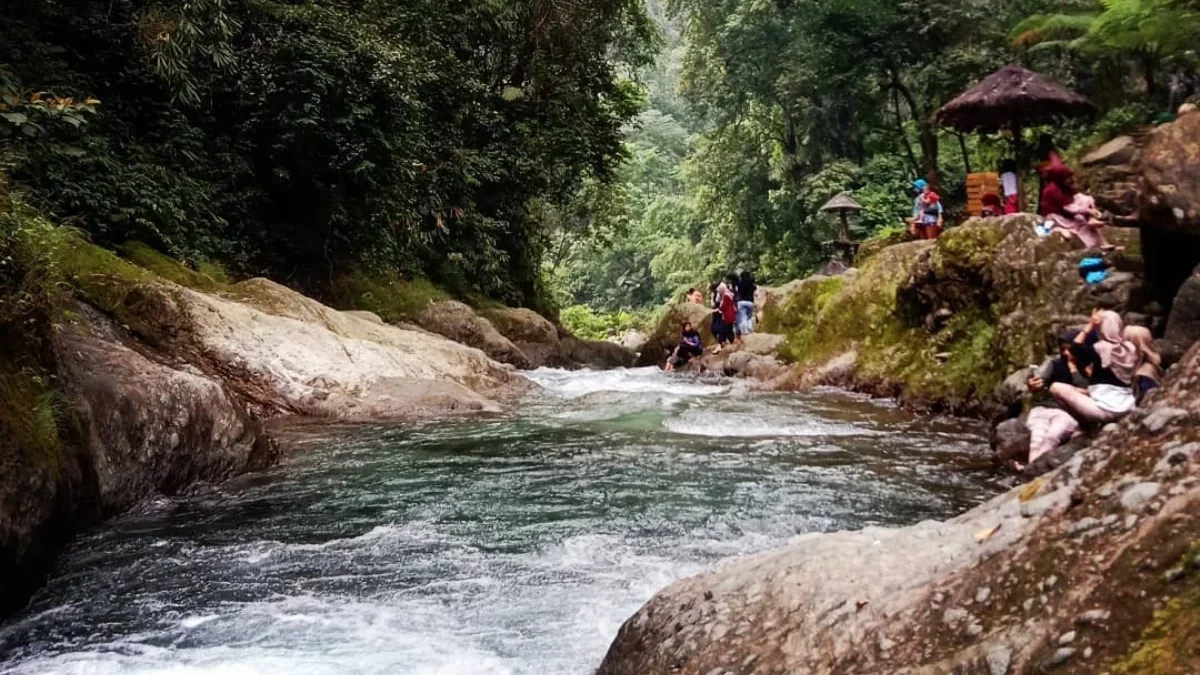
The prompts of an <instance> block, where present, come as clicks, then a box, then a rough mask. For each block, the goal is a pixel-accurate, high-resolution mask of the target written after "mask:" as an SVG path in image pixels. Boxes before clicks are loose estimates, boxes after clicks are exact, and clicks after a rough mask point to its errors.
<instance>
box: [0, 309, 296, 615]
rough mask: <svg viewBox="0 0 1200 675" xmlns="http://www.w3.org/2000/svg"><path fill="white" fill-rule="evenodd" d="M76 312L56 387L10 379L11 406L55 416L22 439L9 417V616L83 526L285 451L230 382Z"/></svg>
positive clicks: (58, 348)
mask: <svg viewBox="0 0 1200 675" xmlns="http://www.w3.org/2000/svg"><path fill="white" fill-rule="evenodd" d="M70 316H71V318H70V320H69V321H65V322H63V323H61V324H60V326H59V329H58V330H56V331H55V332H54V333H53V336H52V338H51V339H50V343H51V352H52V356H50V357H49V360H50V361H51V362H52V363H53V371H54V382H55V387H56V390H55V391H53V392H51V391H49V390H46V391H43V392H41V393H37V392H34V391H10V390H8V389H7V386H8V384H10V381H9V380H8V379H7V377H6V374H0V385H4V386H5V387H6V389H5V391H3V392H2V393H3V394H4V397H5V398H6V400H5V401H2V402H0V405H8V404H11V403H14V402H17V403H21V404H22V405H24V406H30V407H36V408H38V409H40V410H43V412H44V413H45V417H44V418H43V419H41V420H40V421H41V422H42V423H43V424H44V426H42V427H41V428H39V429H29V428H26V429H24V430H23V433H19V434H13V433H9V432H10V431H11V429H9V428H8V425H7V424H5V422H7V421H8V420H0V429H2V430H3V431H4V433H2V434H0V435H2V436H3V438H0V611H8V610H10V609H15V608H16V607H17V606H19V605H20V603H22V602H23V601H24V600H25V599H26V598H27V597H28V596H29V594H31V593H32V592H33V591H34V590H36V588H37V585H38V583H40V580H41V577H42V575H43V574H45V572H46V571H47V570H48V569H49V567H50V563H51V561H52V559H53V556H54V555H55V554H56V553H57V552H58V550H59V549H61V547H62V546H64V545H65V544H66V542H67V541H68V539H69V537H70V536H71V535H72V534H73V533H74V532H76V531H78V530H79V529H81V528H84V527H86V526H87V525H89V524H90V523H93V522H95V521H96V520H98V519H100V518H104V517H107V516H111V515H113V514H116V513H119V512H120V511H122V510H124V509H127V508H129V507H130V506H132V505H133V504H135V503H136V502H138V501H140V500H142V499H145V498H146V497H148V496H151V495H160V494H161V495H171V494H175V493H177V492H179V491H181V490H184V489H186V488H188V487H189V486H190V485H192V484H194V483H196V482H217V481H221V480H225V479H227V478H230V477H233V476H236V475H238V474H240V473H243V472H246V471H253V470H257V469H261V468H264V467H266V466H268V465H269V464H271V463H272V462H274V461H275V459H276V457H277V450H276V447H275V444H274V443H273V442H271V441H270V440H269V439H268V437H267V436H266V435H265V434H264V433H263V432H262V430H261V429H260V427H259V425H258V423H257V422H255V421H254V420H252V419H251V418H250V416H249V415H248V414H247V411H246V409H245V406H244V405H243V404H242V403H241V401H239V400H238V398H237V397H236V396H235V395H234V394H233V393H232V392H231V391H230V390H229V388H227V387H226V386H225V385H224V383H223V382H222V381H221V380H220V378H219V377H214V376H211V375H206V374H204V373H202V372H200V371H199V370H197V369H196V368H194V367H192V366H191V365H190V364H188V363H187V362H186V361H184V360H182V359H179V358H175V357H168V356H166V355H164V354H161V353H159V352H156V351H154V350H152V349H148V348H147V346H146V345H145V344H144V343H142V342H140V341H138V340H136V339H134V338H133V336H131V335H129V334H128V333H127V331H125V330H124V329H123V328H121V327H119V326H118V325H117V324H116V323H115V322H113V321H112V320H110V319H109V318H108V317H106V316H104V315H103V314H102V313H100V312H98V311H96V310H95V309H93V308H92V307H90V306H88V305H85V304H77V305H76V306H75V307H74V308H73V310H72V312H71V314H70ZM11 346H12V345H6V348H9V347H11ZM11 396H18V397H24V398H25V400H21V401H12V400H8V397H11ZM43 399H45V400H43ZM35 419H37V418H36V417H35ZM56 422H57V424H56ZM56 427H57V428H56ZM31 439H36V440H37V442H31Z"/></svg>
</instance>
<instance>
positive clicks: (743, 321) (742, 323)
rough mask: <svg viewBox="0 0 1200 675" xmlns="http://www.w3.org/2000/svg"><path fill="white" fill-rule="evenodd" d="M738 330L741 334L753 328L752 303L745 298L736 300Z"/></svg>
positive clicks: (748, 332) (747, 333) (747, 332)
mask: <svg viewBox="0 0 1200 675" xmlns="http://www.w3.org/2000/svg"><path fill="white" fill-rule="evenodd" d="M737 308H738V330H739V331H741V333H742V335H749V334H750V332H751V331H752V330H753V326H752V322H753V320H754V303H753V302H747V301H745V300H739V301H738V305H737Z"/></svg>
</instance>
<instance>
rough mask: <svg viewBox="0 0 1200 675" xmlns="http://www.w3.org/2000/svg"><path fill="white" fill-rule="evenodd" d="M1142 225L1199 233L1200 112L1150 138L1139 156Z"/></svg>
mask: <svg viewBox="0 0 1200 675" xmlns="http://www.w3.org/2000/svg"><path fill="white" fill-rule="evenodd" d="M1140 164H1141V167H1140V168H1141V170H1140V181H1139V188H1140V196H1139V199H1138V206H1139V211H1140V215H1141V219H1142V222H1143V223H1145V224H1147V225H1149V226H1152V227H1155V228H1158V229H1167V230H1184V231H1187V232H1189V233H1192V234H1196V233H1197V231H1198V230H1200V112H1191V113H1187V114H1184V115H1181V116H1180V117H1179V118H1178V119H1177V120H1175V121H1174V122H1172V123H1170V124H1164V125H1162V126H1160V127H1158V128H1157V129H1155V130H1154V132H1153V133H1152V134H1151V136H1150V140H1149V142H1148V143H1147V145H1146V148H1145V150H1144V151H1143V152H1142V154H1141V160H1140Z"/></svg>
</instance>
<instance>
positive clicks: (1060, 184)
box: [1038, 161, 1110, 249]
mask: <svg viewBox="0 0 1200 675" xmlns="http://www.w3.org/2000/svg"><path fill="white" fill-rule="evenodd" d="M1073 175H1074V174H1073V173H1072V172H1071V170H1070V169H1068V168H1067V167H1066V165H1065V164H1063V163H1062V162H1061V161H1051V162H1050V166H1048V167H1046V170H1045V171H1043V172H1042V178H1043V180H1044V182H1045V185H1044V187H1042V195H1041V199H1040V200H1039V201H1038V214H1039V215H1041V216H1042V217H1044V218H1046V219H1047V220H1049V221H1051V222H1053V223H1054V226H1055V228H1058V229H1061V230H1062V231H1063V233H1064V236H1067V237H1069V236H1070V235H1072V234H1073V235H1075V236H1077V237H1079V240H1080V241H1082V242H1083V244H1084V246H1087V247H1088V248H1099V249H1107V248H1110V246H1109V244H1108V242H1107V241H1105V240H1104V235H1103V234H1101V232H1100V229H1099V228H1097V227H1096V226H1095V225H1094V224H1092V223H1091V222H1089V221H1087V220H1085V219H1077V218H1075V216H1074V214H1072V213H1071V212H1070V211H1068V210H1067V207H1068V206H1070V205H1071V204H1072V202H1074V201H1075V185H1074V184H1073V183H1072V177H1073Z"/></svg>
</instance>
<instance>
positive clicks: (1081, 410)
mask: <svg viewBox="0 0 1200 675" xmlns="http://www.w3.org/2000/svg"><path fill="white" fill-rule="evenodd" d="M1124 332H1125V323H1124V322H1123V321H1122V320H1121V316H1120V315H1119V314H1117V313H1116V312H1111V311H1108V310H1097V311H1095V312H1093V313H1092V318H1091V319H1090V320H1089V321H1088V325H1087V328H1086V329H1084V330H1083V331H1082V332H1081V333H1080V334H1079V335H1078V337H1076V338H1075V343H1074V345H1073V346H1072V352H1073V353H1074V354H1075V361H1076V363H1077V364H1078V366H1079V369H1080V370H1082V371H1083V372H1085V373H1087V374H1088V386H1087V389H1086V390H1082V389H1080V388H1078V387H1075V386H1074V385H1070V384H1066V383H1063V382H1057V383H1055V384H1052V385H1050V394H1051V395H1052V396H1054V398H1055V399H1056V400H1058V402H1059V404H1060V405H1062V407H1063V409H1064V410H1066V411H1067V412H1069V413H1071V414H1072V415H1074V416H1075V419H1077V420H1079V421H1080V422H1082V423H1085V424H1107V423H1108V422H1113V421H1116V420H1118V419H1120V418H1121V417H1123V416H1124V415H1126V414H1128V413H1129V411H1131V410H1133V408H1134V406H1135V405H1136V404H1137V401H1136V399H1135V398H1134V396H1133V389H1132V388H1131V385H1132V383H1133V378H1134V375H1135V372H1136V371H1137V367H1138V365H1139V364H1140V362H1141V359H1140V357H1139V355H1138V349H1137V347H1136V346H1134V344H1133V343H1132V342H1130V341H1128V340H1126V339H1125V335H1124ZM1092 338H1094V340H1095V341H1094V342H1092V341H1091V339H1092Z"/></svg>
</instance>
